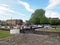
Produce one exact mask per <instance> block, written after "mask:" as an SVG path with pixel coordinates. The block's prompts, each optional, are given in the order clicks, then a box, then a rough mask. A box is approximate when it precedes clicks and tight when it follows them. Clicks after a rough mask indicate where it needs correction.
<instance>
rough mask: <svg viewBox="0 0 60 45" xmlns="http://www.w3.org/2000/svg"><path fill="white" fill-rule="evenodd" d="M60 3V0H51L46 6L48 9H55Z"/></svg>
mask: <svg viewBox="0 0 60 45" xmlns="http://www.w3.org/2000/svg"><path fill="white" fill-rule="evenodd" d="M59 5H60V0H49V5H48V6H47V7H46V9H53V8H54V7H56V6H59Z"/></svg>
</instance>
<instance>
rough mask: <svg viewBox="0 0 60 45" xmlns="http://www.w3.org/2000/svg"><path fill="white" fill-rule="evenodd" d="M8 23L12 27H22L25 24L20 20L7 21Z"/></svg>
mask: <svg viewBox="0 0 60 45" xmlns="http://www.w3.org/2000/svg"><path fill="white" fill-rule="evenodd" d="M6 23H7V24H12V25H21V24H23V21H22V20H20V19H12V20H7V21H6Z"/></svg>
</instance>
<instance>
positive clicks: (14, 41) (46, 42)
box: [0, 33, 60, 45]
mask: <svg viewBox="0 0 60 45" xmlns="http://www.w3.org/2000/svg"><path fill="white" fill-rule="evenodd" d="M0 45H60V36H59V35H40V34H31V33H29V34H27V33H25V34H23V33H21V34H17V35H15V36H11V37H7V38H4V39H0Z"/></svg>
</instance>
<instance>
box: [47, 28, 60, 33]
mask: <svg viewBox="0 0 60 45" xmlns="http://www.w3.org/2000/svg"><path fill="white" fill-rule="evenodd" d="M47 30H53V31H55V32H60V28H56V29H55V28H49V29H47Z"/></svg>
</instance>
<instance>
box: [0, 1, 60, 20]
mask: <svg viewBox="0 0 60 45" xmlns="http://www.w3.org/2000/svg"><path fill="white" fill-rule="evenodd" d="M36 9H44V10H45V11H46V12H45V16H46V17H48V18H49V17H51V18H60V0H0V20H8V19H11V18H12V19H22V20H23V21H25V20H29V19H30V17H31V15H32V13H33V12H34V11H35V10H36Z"/></svg>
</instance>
